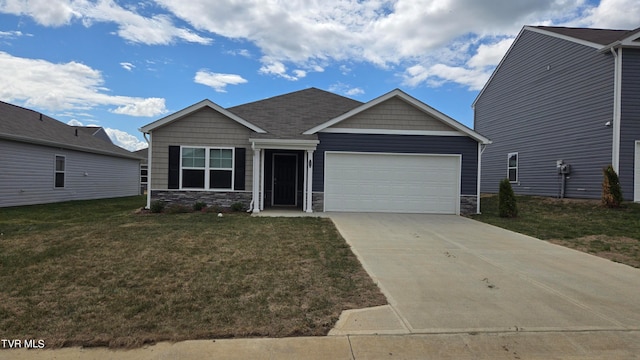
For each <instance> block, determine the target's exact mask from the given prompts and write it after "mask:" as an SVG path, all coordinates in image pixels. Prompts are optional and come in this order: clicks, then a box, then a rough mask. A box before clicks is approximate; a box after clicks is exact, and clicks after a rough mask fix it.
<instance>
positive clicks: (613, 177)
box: [602, 165, 623, 208]
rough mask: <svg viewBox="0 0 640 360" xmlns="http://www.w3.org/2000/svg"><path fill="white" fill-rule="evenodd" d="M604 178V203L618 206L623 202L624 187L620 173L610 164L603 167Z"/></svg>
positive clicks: (609, 205) (612, 206)
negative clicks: (621, 184) (622, 186)
mask: <svg viewBox="0 0 640 360" xmlns="http://www.w3.org/2000/svg"><path fill="white" fill-rule="evenodd" d="M602 173H603V175H604V179H603V180H602V205H604V206H606V207H608V208H618V207H620V204H622V200H623V198H622V188H621V187H620V179H619V178H618V174H616V171H615V170H613V166H611V165H609V166H607V167H606V168H604V169H602Z"/></svg>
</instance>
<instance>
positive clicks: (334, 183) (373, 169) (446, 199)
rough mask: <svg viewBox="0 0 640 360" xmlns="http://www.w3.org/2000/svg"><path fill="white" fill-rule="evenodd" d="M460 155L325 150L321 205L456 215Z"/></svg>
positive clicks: (326, 206) (359, 209) (338, 208)
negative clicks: (323, 193) (323, 198)
mask: <svg viewBox="0 0 640 360" xmlns="http://www.w3.org/2000/svg"><path fill="white" fill-rule="evenodd" d="M459 181H460V157H459V156H440V155H422V154H420V155H414V154H377V153H366V154H362V153H339V152H336V153H326V159H325V210H326V211H371V212H414V213H448V214H455V213H457V209H458V202H459V197H458V191H459V188H460V187H459Z"/></svg>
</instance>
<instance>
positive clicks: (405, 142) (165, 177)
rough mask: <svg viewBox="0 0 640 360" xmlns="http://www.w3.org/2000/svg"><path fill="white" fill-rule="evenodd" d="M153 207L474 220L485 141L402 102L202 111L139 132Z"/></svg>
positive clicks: (291, 97)
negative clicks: (145, 139)
mask: <svg viewBox="0 0 640 360" xmlns="http://www.w3.org/2000/svg"><path fill="white" fill-rule="evenodd" d="M140 130H141V131H142V132H144V133H145V134H147V135H148V136H150V147H149V149H150V153H149V154H150V156H149V168H150V181H151V182H150V187H149V188H150V191H149V192H148V194H149V196H148V204H147V205H150V203H151V201H153V200H156V199H162V200H165V201H177V202H183V203H193V202H195V201H205V202H207V203H208V204H210V205H211V204H215V205H219V206H229V205H231V204H233V203H235V202H241V203H243V204H245V206H247V207H248V208H249V209H250V210H252V211H253V212H256V213H257V212H259V211H261V210H263V209H265V208H268V207H276V206H282V207H290V208H293V209H295V208H298V209H300V210H302V211H306V212H312V211H367V212H408V213H448V214H459V213H460V212H463V213H475V212H476V211H477V210H478V203H479V193H478V190H479V182H478V180H479V179H478V175H479V166H480V157H479V155H480V152H481V150H482V149H483V148H484V145H485V144H488V143H489V140H488V139H487V138H485V137H484V136H482V135H480V134H478V133H476V132H475V131H473V130H471V129H469V128H467V127H465V126H463V125H462V124H460V123H458V122H456V121H454V120H453V119H451V118H450V117H448V116H446V115H444V114H442V113H440V112H438V111H437V110H435V109H433V108H431V107H429V106H427V105H426V104H424V103H422V102H420V101H418V100H416V99H414V98H413V97H411V96H409V95H407V94H406V93H404V92H402V91H400V90H394V91H391V92H389V93H387V94H385V95H383V96H381V97H378V98H376V99H374V100H372V101H370V102H367V103H361V102H359V101H355V100H352V99H349V98H345V97H342V96H339V95H336V94H333V93H330V92H326V91H323V90H319V89H315V88H310V89H306V90H301V91H297V92H293V93H289V94H284V95H280V96H276V97H272V98H269V99H266V100H262V101H256V102H252V103H248V104H245V105H240V106H235V107H231V108H228V109H225V108H222V107H220V106H218V105H216V104H215V103H213V102H211V101H209V100H203V101H201V102H199V103H197V104H194V105H192V106H190V107H187V108H185V109H183V110H181V111H178V112H176V113H174V114H172V115H169V116H167V117H165V118H162V119H160V120H158V121H155V122H153V123H151V124H148V125H146V126H144V127H142V128H141V129H140Z"/></svg>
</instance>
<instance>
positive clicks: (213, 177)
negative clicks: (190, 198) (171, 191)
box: [181, 147, 234, 190]
mask: <svg viewBox="0 0 640 360" xmlns="http://www.w3.org/2000/svg"><path fill="white" fill-rule="evenodd" d="M233 155H234V151H233V149H231V148H193V147H183V148H182V155H181V159H182V166H181V175H182V176H181V181H182V182H181V184H182V186H181V187H182V188H189V189H221V190H222V189H225V190H231V189H233Z"/></svg>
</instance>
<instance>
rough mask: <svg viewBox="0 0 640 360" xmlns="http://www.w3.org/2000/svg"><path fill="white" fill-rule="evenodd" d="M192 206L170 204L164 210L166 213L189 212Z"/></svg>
mask: <svg viewBox="0 0 640 360" xmlns="http://www.w3.org/2000/svg"><path fill="white" fill-rule="evenodd" d="M191 211H192V208H191V207H189V206H186V205H182V204H171V205H169V206H167V208H166V210H165V212H166V213H167V214H185V213H190V212H191Z"/></svg>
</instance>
